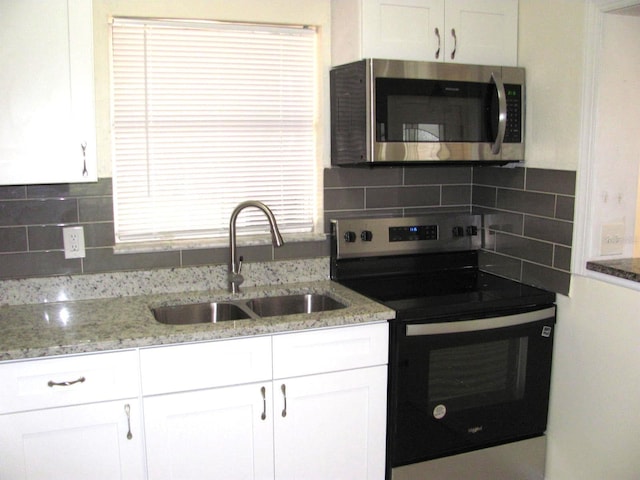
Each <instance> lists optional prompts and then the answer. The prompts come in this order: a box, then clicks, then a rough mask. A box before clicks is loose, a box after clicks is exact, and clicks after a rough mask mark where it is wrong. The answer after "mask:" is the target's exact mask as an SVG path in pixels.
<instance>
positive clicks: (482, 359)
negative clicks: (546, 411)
mask: <svg viewBox="0 0 640 480" xmlns="http://www.w3.org/2000/svg"><path fill="white" fill-rule="evenodd" d="M527 345H528V337H520V338H509V339H505V340H497V341H491V342H484V343H473V344H469V345H461V346H455V347H447V348H440V349H435V350H432V351H431V352H430V354H429V376H428V392H429V394H428V396H429V400H428V401H429V404H430V405H431V406H436V405H439V404H442V405H446V406H447V410H449V411H454V410H464V409H466V408H477V407H482V406H485V405H493V404H497V403H504V402H510V401H514V400H520V399H522V397H523V396H524V391H525V378H526V361H527Z"/></svg>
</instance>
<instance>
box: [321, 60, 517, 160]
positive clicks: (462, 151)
mask: <svg viewBox="0 0 640 480" xmlns="http://www.w3.org/2000/svg"><path fill="white" fill-rule="evenodd" d="M330 77H331V163H332V165H343V166H346V165H357V164H364V165H375V164H398V163H400V164H414V163H436V162H437V163H444V162H447V163H452V162H455V163H459V162H469V163H474V164H505V163H509V162H521V161H523V160H524V114H525V108H524V106H525V102H524V99H525V72H524V69H523V68H517V67H500V66H487V65H463V64H453V63H437V62H415V61H401V60H378V59H365V60H360V61H358V62H354V63H350V64H347V65H341V66H338V67H334V68H333V69H332V70H331V73H330Z"/></svg>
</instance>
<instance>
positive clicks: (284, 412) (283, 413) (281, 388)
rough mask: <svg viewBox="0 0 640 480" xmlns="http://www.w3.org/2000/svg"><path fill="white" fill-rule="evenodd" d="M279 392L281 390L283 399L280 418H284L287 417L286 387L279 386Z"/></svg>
mask: <svg viewBox="0 0 640 480" xmlns="http://www.w3.org/2000/svg"><path fill="white" fill-rule="evenodd" d="M280 390H282V396H283V397H284V408H283V409H282V416H283V417H286V416H287V387H286V386H285V384H284V383H283V384H282V385H281V386H280Z"/></svg>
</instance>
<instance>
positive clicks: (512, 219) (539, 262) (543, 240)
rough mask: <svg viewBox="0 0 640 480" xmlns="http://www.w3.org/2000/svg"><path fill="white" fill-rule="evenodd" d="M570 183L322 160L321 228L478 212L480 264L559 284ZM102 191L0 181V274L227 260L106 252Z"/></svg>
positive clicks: (93, 186)
mask: <svg viewBox="0 0 640 480" xmlns="http://www.w3.org/2000/svg"><path fill="white" fill-rule="evenodd" d="M556 175H557V178H556ZM547 184H548V186H546V185H547ZM573 188H575V172H566V171H556V170H544V169H525V168H498V167H478V168H472V167H469V166H462V167H458V166H452V167H449V166H411V167H380V168H327V169H325V170H324V209H325V211H324V215H325V222H324V223H325V231H326V232H328V231H329V219H331V218H343V217H354V216H403V215H404V216H411V215H420V214H427V213H435V212H470V211H474V212H478V213H483V214H485V229H484V230H485V236H484V238H485V250H484V251H483V252H482V254H481V260H482V265H483V268H485V269H486V270H488V271H492V272H494V273H496V274H499V275H502V276H506V277H509V278H515V279H518V280H523V281H525V282H529V283H532V284H536V285H539V286H543V287H547V288H549V289H554V290H555V291H558V292H561V293H567V292H568V285H569V278H570V274H569V268H570V267H569V265H570V258H571V242H570V237H571V231H572V228H573V223H572V221H573V210H574V196H573V195H574V192H573ZM112 196H113V190H112V184H111V179H109V178H105V179H100V181H98V182H97V183H88V184H67V185H30V186H15V187H0V263H1V265H2V266H1V267H0V279H10V278H24V277H34V276H53V275H70V274H82V273H99V272H100V273H102V272H111V271H120V270H133V269H154V268H167V267H169V268H173V267H182V266H193V265H206V264H216V263H225V262H227V261H228V258H227V257H228V248H211V249H201V250H182V251H171V252H154V253H132V254H114V253H113V249H112V246H113V244H114V232H113V204H112V201H113V200H112ZM78 224H80V225H83V226H84V229H85V245H86V248H87V256H86V258H84V259H72V260H66V259H65V258H64V253H63V245H62V228H63V227H64V226H67V225H78ZM242 248H243V251H242V252H241V253H242V254H243V255H244V256H245V258H248V259H249V260H250V261H252V262H255V261H265V260H266V261H269V260H286V259H297V258H313V257H325V256H328V255H329V243H328V241H327V240H322V241H317V242H301V243H291V244H286V245H285V246H284V247H283V248H281V249H273V248H272V247H271V246H270V245H260V246H251V247H242ZM544 272H547V273H548V275H546V276H545V275H544ZM545 278H548V279H549V281H548V282H547V281H546V280H545Z"/></svg>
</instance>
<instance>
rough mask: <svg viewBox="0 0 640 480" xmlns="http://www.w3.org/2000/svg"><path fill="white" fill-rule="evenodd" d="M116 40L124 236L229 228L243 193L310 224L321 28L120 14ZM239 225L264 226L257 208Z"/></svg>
mask: <svg viewBox="0 0 640 480" xmlns="http://www.w3.org/2000/svg"><path fill="white" fill-rule="evenodd" d="M112 45H113V52H112V62H113V65H112V68H113V72H112V74H113V122H114V123H113V141H114V147H113V151H114V162H113V163H114V165H113V169H114V179H113V183H114V203H115V223H116V226H115V229H116V239H117V241H119V242H130V241H137V240H144V241H149V240H163V239H181V238H198V237H211V236H214V237H215V236H223V235H227V233H228V231H227V230H228V223H229V217H230V215H231V212H232V210H233V208H234V207H235V206H236V205H237V204H238V203H240V202H241V201H244V200H260V201H263V202H264V203H265V204H267V205H268V206H269V207H270V208H271V209H272V210H273V212H274V214H275V216H276V219H277V221H278V225H279V227H280V230H281V231H282V232H283V233H285V232H310V231H312V229H313V225H314V214H315V211H316V208H315V203H316V167H315V162H316V146H315V119H316V106H315V100H316V84H315V82H316V33H315V31H314V30H312V29H305V28H293V27H292V28H288V27H274V26H263V25H233V24H224V23H214V22H184V21H175V22H173V21H151V20H149V21H147V20H144V21H143V20H130V19H115V20H114V23H113V30H112ZM237 225H238V233H239V235H242V234H243V233H252V232H265V231H266V229H267V223H266V219H265V217H264V215H263V214H262V213H260V212H259V211H258V210H256V209H247V210H246V211H244V212H243V213H242V215H240V216H239V217H238V222H237Z"/></svg>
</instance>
